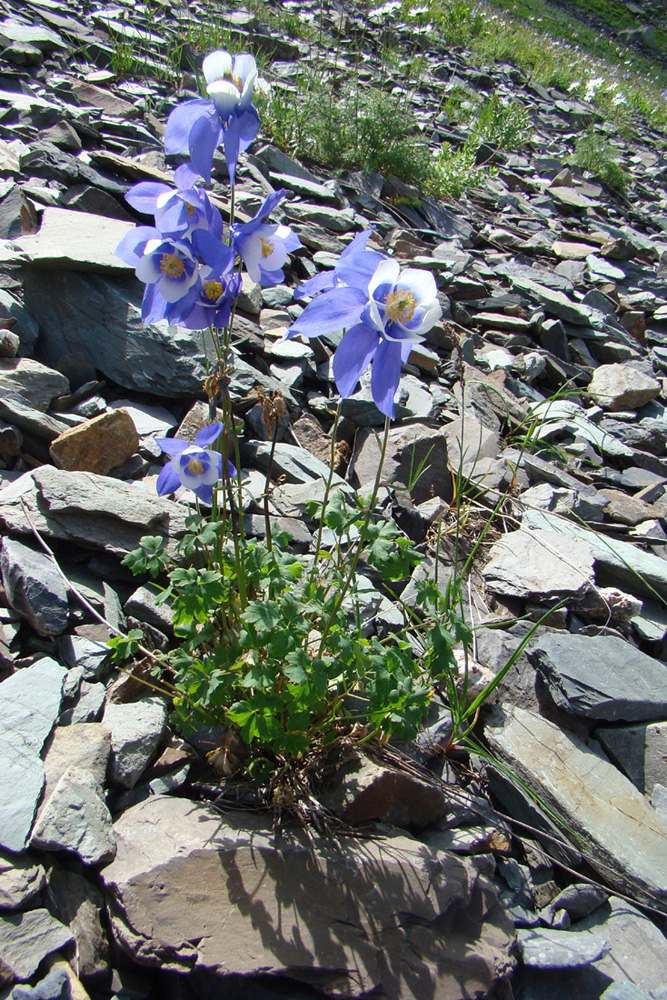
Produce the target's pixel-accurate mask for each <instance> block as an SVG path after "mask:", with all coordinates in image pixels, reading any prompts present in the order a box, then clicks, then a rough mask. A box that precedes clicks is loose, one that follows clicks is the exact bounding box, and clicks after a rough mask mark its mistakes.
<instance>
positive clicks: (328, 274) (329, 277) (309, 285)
mask: <svg viewBox="0 0 667 1000" xmlns="http://www.w3.org/2000/svg"><path fill="white" fill-rule="evenodd" d="M333 283H334V271H333V270H331V271H322V272H321V273H320V274H316V275H315V277H314V278H309V279H308V281H304V283H303V284H302V285H299V287H298V288H295V289H294V298H295V299H296V300H297V302H298V300H299V299H303V298H305V297H306V296H307V295H316V294H317V293H318V292H323V291H324V290H325V289H327V288H333Z"/></svg>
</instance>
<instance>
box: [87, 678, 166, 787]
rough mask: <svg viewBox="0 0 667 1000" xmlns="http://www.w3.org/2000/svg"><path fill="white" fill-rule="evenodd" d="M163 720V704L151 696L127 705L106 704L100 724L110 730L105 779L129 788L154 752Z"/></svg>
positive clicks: (164, 705) (159, 738) (164, 713)
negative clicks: (109, 746) (107, 777)
mask: <svg viewBox="0 0 667 1000" xmlns="http://www.w3.org/2000/svg"><path fill="white" fill-rule="evenodd" d="M166 722H167V706H166V704H165V702H164V700H163V699H162V698H159V697H156V696H151V697H147V698H140V699H139V700H138V701H133V702H128V703H127V704H115V703H113V702H111V703H109V704H108V705H107V707H106V709H105V711H104V717H103V719H102V723H103V725H105V726H106V727H107V728H108V729H110V730H111V758H110V760H109V778H110V779H111V781H113V782H114V784H117V785H121V786H122V787H123V788H133V787H134V785H136V783H137V781H138V780H139V778H140V777H141V775H142V774H143V772H144V771H145V770H146V768H147V767H148V765H149V764H150V762H151V760H152V759H153V758H154V756H155V754H156V753H157V749H158V747H159V745H160V741H161V739H162V734H163V732H164V727H165V725H166Z"/></svg>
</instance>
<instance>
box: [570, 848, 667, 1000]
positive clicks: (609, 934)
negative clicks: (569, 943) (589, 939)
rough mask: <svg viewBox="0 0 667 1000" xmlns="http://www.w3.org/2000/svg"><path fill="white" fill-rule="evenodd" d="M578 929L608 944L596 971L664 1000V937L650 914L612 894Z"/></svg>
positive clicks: (666, 956) (666, 951)
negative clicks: (600, 937)
mask: <svg viewBox="0 0 667 1000" xmlns="http://www.w3.org/2000/svg"><path fill="white" fill-rule="evenodd" d="M640 845H641V841H637V844H636V846H637V847H639V846H640ZM577 930H581V931H582V932H584V931H585V932H587V933H589V934H595V935H596V936H597V935H600V936H602V937H603V938H604V939H605V940H606V941H607V943H608V944H609V946H610V950H609V952H608V953H607V954H606V955H603V956H602V958H601V959H600V960H599V961H598V962H596V964H595V969H596V970H597V972H598V973H599V974H602V975H604V976H608V977H609V978H610V979H611V980H612V981H614V982H615V983H616V982H617V981H618V982H619V983H622V982H628V981H629V982H630V983H632V984H633V985H634V986H636V987H637V988H639V989H640V990H646V992H647V993H649V995H650V996H651V997H652V998H653V997H655V998H659V1000H664V998H665V996H666V995H667V994H666V991H665V985H666V981H665V969H667V939H666V938H665V936H664V934H663V933H662V932H661V930H660V928H659V927H657V926H656V924H655V923H654V922H653V921H652V920H651V919H650V917H648V916H647V915H646V914H644V913H641V911H640V910H638V909H637V908H636V907H634V906H632V904H631V903H628V902H626V901H625V900H624V899H619V898H618V896H612V897H611V898H610V899H609V901H608V902H606V903H604V904H603V905H602V906H600V907H598V909H597V910H594V911H593V913H591V915H590V916H588V917H586V918H585V919H584V920H581V921H579V923H578V924H577ZM624 1000H625V998H624ZM628 1000H630V998H628ZM632 1000H635V998H634V997H632Z"/></svg>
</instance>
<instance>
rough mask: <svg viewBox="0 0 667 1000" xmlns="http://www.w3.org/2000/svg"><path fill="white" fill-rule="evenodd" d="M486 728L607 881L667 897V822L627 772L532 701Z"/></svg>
mask: <svg viewBox="0 0 667 1000" xmlns="http://www.w3.org/2000/svg"><path fill="white" fill-rule="evenodd" d="M486 736H487V739H488V741H489V746H490V748H491V750H492V752H493V753H494V754H496V755H497V756H498V757H499V759H500V760H501V761H502V762H504V763H505V764H507V765H508V766H509V767H510V768H511V769H512V771H513V773H514V774H515V775H516V777H517V778H519V779H520V780H521V781H522V782H523V783H524V784H525V785H526V786H527V787H528V789H529V790H531V791H533V792H535V793H536V795H537V796H538V797H539V799H541V800H543V801H544V802H545V804H546V805H548V806H549V807H550V808H551V809H552V810H553V812H554V813H555V814H556V815H557V816H558V817H560V819H561V821H562V822H563V823H564V824H565V827H566V828H569V829H571V830H573V831H574V833H575V834H576V835H577V837H576V846H577V847H578V848H579V850H580V851H581V852H582V853H583V854H584V856H585V857H586V860H587V861H588V862H589V864H591V865H592V867H593V868H595V869H598V870H599V871H600V874H601V876H602V877H603V878H604V879H605V881H606V882H608V883H609V884H611V885H612V886H614V887H617V888H618V889H619V890H620V891H622V892H627V893H632V894H633V895H634V896H637V895H640V896H641V897H642V898H649V899H650V900H652V901H655V899H656V898H658V899H661V900H665V899H667V827H666V826H665V825H664V823H663V822H662V821H661V820H660V819H659V817H658V816H657V814H656V812H655V810H653V809H652V808H651V806H650V805H649V803H648V799H646V798H644V796H643V795H641V794H640V792H638V791H637V789H636V788H635V786H634V785H633V784H632V782H630V781H629V780H628V779H627V778H626V777H625V775H623V774H621V772H620V771H619V770H618V769H617V768H616V767H614V766H613V765H612V764H610V763H609V762H608V761H606V760H603V759H602V758H601V757H598V756H597V755H596V754H594V753H593V752H592V750H590V749H589V748H588V747H587V746H586V744H585V743H583V742H582V741H581V740H579V739H577V738H576V737H575V736H573V735H571V734H569V733H565V732H562V731H561V730H560V729H559V728H558V727H557V726H555V725H553V723H551V722H547V720H546V719H544V718H542V717H541V716H539V715H536V714H535V713H534V712H529V711H526V710H525V709H521V708H515V709H514V710H513V712H512V713H509V714H508V715H507V716H506V717H505V720H504V723H503V725H500V726H492V727H491V726H489V727H487V730H486ZM596 912H597V911H596ZM593 915H594V914H593Z"/></svg>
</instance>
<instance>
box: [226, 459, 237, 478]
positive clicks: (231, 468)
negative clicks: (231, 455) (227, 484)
mask: <svg viewBox="0 0 667 1000" xmlns="http://www.w3.org/2000/svg"><path fill="white" fill-rule="evenodd" d="M227 465H228V467H229V478H230V479H234V477H235V476H236V474H237V473H236V467H235V466H233V465H232V463H231V462H227Z"/></svg>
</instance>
